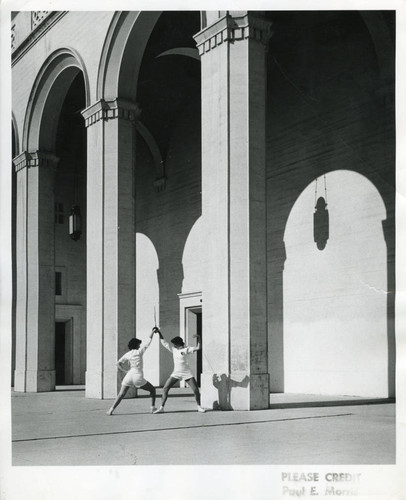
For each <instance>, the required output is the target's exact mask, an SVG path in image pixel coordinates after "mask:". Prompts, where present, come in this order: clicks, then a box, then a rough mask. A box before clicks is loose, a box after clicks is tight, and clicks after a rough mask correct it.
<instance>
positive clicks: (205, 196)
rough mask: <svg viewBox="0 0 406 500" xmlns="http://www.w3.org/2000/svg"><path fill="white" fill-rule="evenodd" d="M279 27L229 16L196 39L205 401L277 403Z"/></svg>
mask: <svg viewBox="0 0 406 500" xmlns="http://www.w3.org/2000/svg"><path fill="white" fill-rule="evenodd" d="M269 36H270V25H269V24H268V23H267V22H265V21H264V20H262V19H260V18H257V17H254V16H253V15H251V14H248V13H246V12H242V13H234V14H230V13H227V14H226V15H225V16H223V17H222V18H220V19H218V20H215V22H214V23H213V24H211V25H210V26H208V27H207V28H205V29H204V30H203V31H201V32H200V33H198V34H197V35H196V36H195V39H196V42H197V47H198V49H199V53H200V56H201V64H202V212H203V221H204V222H203V223H204V227H205V235H206V244H207V248H206V251H205V256H206V260H205V262H204V271H205V272H204V285H203V330H204V331H203V338H204V356H203V376H202V401H203V404H204V405H207V406H209V407H218V408H221V409H244V410H250V409H259V408H267V407H268V404H269V375H268V363H267V307H266V304H267V291H266V290H267V288H266V276H267V272H266V163H265V150H266V148H265V109H266V59H265V54H266V46H267V43H268V40H269Z"/></svg>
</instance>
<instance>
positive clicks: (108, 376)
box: [86, 371, 138, 399]
mask: <svg viewBox="0 0 406 500" xmlns="http://www.w3.org/2000/svg"><path fill="white" fill-rule="evenodd" d="M121 380H122V377H120V375H119V374H117V372H116V371H114V372H110V371H109V372H106V371H105V372H100V371H87V372H86V397H87V398H91V399H115V398H116V397H117V394H118V393H119V391H120V389H121ZM103 383H104V387H103ZM137 396H138V391H137V389H136V388H135V387H130V388H129V390H128V391H127V394H126V395H125V399H130V398H136V397H137Z"/></svg>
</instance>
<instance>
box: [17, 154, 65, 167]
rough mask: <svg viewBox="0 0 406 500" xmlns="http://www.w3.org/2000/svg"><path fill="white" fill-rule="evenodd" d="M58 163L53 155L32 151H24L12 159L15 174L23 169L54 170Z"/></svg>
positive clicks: (57, 159)
mask: <svg viewBox="0 0 406 500" xmlns="http://www.w3.org/2000/svg"><path fill="white" fill-rule="evenodd" d="M58 162H59V158H58V157H56V156H55V155H54V154H53V153H49V152H46V151H33V152H31V153H29V152H28V151H24V152H23V153H21V154H20V155H18V156H16V157H15V158H14V159H13V164H14V167H15V171H16V172H19V171H20V170H23V169H24V168H34V167H44V168H55V167H56V166H57V164H58Z"/></svg>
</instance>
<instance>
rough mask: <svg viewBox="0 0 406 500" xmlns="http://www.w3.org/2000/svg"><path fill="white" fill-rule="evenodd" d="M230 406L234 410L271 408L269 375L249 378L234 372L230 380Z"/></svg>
mask: <svg viewBox="0 0 406 500" xmlns="http://www.w3.org/2000/svg"><path fill="white" fill-rule="evenodd" d="M230 386H231V388H230V404H231V406H232V407H233V409H234V410H265V409H268V408H269V374H268V373H261V374H255V375H250V376H248V375H247V374H246V373H242V372H234V373H233V374H232V376H231V380H230Z"/></svg>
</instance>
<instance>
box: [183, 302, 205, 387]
mask: <svg viewBox="0 0 406 500" xmlns="http://www.w3.org/2000/svg"><path fill="white" fill-rule="evenodd" d="M186 311H187V313H186V343H187V345H189V346H194V345H196V339H195V338H193V335H199V336H200V339H201V343H202V345H201V348H200V350H199V351H197V353H196V361H195V363H193V362H191V363H190V367H191V368H192V371H193V372H194V373H195V374H196V382H197V385H198V386H199V387H200V378H201V374H202V366H203V363H202V359H203V339H202V332H203V328H202V326H203V314H202V308H201V307H192V308H189V309H187V310H186Z"/></svg>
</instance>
